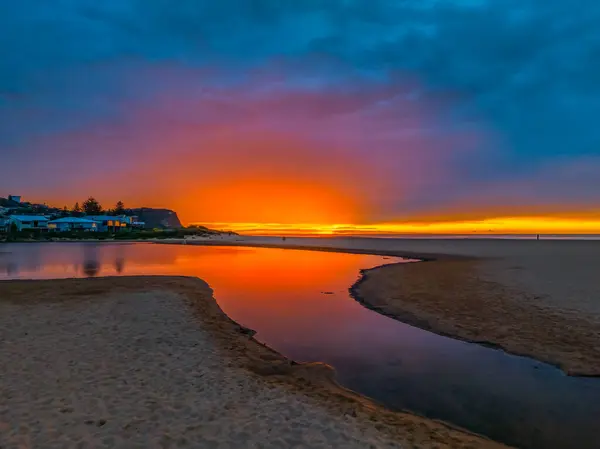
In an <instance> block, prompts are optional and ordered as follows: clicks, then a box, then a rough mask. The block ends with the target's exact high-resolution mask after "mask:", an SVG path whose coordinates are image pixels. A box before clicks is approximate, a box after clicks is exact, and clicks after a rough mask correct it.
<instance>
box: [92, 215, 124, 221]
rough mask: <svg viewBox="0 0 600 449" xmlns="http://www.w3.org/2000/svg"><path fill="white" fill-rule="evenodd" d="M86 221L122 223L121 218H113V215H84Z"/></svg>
mask: <svg viewBox="0 0 600 449" xmlns="http://www.w3.org/2000/svg"><path fill="white" fill-rule="evenodd" d="M85 218H87V219H88V220H94V221H108V220H112V221H115V220H118V221H123V218H122V217H115V216H114V215H86V217H85Z"/></svg>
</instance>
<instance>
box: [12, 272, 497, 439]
mask: <svg viewBox="0 0 600 449" xmlns="http://www.w3.org/2000/svg"><path fill="white" fill-rule="evenodd" d="M251 334H252V333H251V332H250V331H249V330H247V329H243V328H241V327H240V326H238V325H237V324H236V323H234V322H232V321H231V320H229V319H228V318H227V316H226V315H225V314H224V313H223V312H222V311H221V310H220V308H219V307H218V306H217V304H216V302H215V301H214V299H213V298H212V292H211V290H210V289H209V287H208V286H207V285H206V284H205V283H204V282H202V281H201V280H199V279H192V278H182V277H176V278H165V277H135V278H134V277H132V278H104V279H92V280H75V279H70V280H53V281H9V282H0V398H2V401H1V402H0V447H2V448H3V449H7V448H44V449H46V448H49V449H51V448H92V447H93V448H186V447H194V448H213V447H215V448H217V447H218V448H246V447H257V448H258V447H260V448H292V447H298V448H300V447H302V448H305V447H306V448H308V447H311V448H330V447H335V448H369V447H371V448H384V447H390V448H392V447H403V448H500V447H504V446H502V445H499V444H497V443H494V442H491V441H489V440H486V439H484V438H480V437H477V436H474V435H471V434H468V433H465V432H462V431H459V430H456V429H453V428H451V427H450V426H447V425H445V424H442V423H437V422H434V421H431V420H427V419H424V418H420V417H417V416H414V415H411V414H407V413H395V412H390V411H387V410H385V409H383V408H381V407H379V406H377V405H376V404H374V403H372V402H370V401H368V400H366V399H364V398H362V397H360V396H358V395H355V394H353V393H352V392H349V391H347V390H344V389H342V388H341V387H339V386H337V385H336V384H335V383H334V382H333V380H332V374H333V373H332V370H331V369H330V368H329V367H327V366H325V365H320V364H308V365H297V364H292V363H290V361H288V360H286V359H285V358H283V357H282V356H280V355H279V354H277V353H275V352H273V351H271V350H270V349H268V348H266V347H264V346H262V345H260V344H258V343H256V342H255V341H254V340H253V339H252V338H251Z"/></svg>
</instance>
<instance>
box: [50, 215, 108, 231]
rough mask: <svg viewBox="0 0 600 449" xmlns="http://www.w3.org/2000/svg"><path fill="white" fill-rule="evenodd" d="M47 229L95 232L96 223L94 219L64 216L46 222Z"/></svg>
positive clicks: (96, 228)
mask: <svg viewBox="0 0 600 449" xmlns="http://www.w3.org/2000/svg"><path fill="white" fill-rule="evenodd" d="M48 230H49V231H54V232H65V231H88V232H96V231H97V230H98V224H97V223H96V222H95V221H94V220H90V219H87V218H79V217H64V218H59V219H57V220H51V221H49V222H48Z"/></svg>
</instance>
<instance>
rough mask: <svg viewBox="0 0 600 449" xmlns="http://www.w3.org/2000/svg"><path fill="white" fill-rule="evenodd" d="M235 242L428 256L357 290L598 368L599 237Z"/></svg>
mask: <svg viewBox="0 0 600 449" xmlns="http://www.w3.org/2000/svg"><path fill="white" fill-rule="evenodd" d="M209 243H210V242H209ZM231 244H238V245H239V244H243V245H256V246H278V247H288V248H313V249H322V250H338V251H350V252H359V253H372V254H382V255H398V256H404V257H413V258H424V259H427V260H429V261H428V262H425V263H418V264H398V265H392V266H388V267H385V268H381V269H379V268H378V269H374V270H370V271H369V272H368V274H367V277H366V279H365V280H364V282H361V283H360V285H359V286H357V288H356V289H354V293H355V295H356V296H357V298H358V299H359V300H360V301H361V302H362V303H363V304H364V305H365V306H367V307H370V308H372V309H375V310H377V311H379V312H381V313H383V314H385V315H388V316H391V317H394V318H397V319H399V320H400V321H403V322H406V323H409V324H412V325H414V326H418V327H421V328H424V329H427V330H430V331H432V332H436V333H439V334H443V335H447V336H451V337H455V338H459V339H463V340H468V341H475V342H479V343H485V344H490V345H492V346H498V347H501V348H503V349H505V350H506V351H508V352H511V353H514V354H519V355H527V356H530V357H533V358H536V359H538V360H542V361H545V362H548V363H551V364H554V365H557V366H559V367H560V368H561V369H563V370H564V371H565V372H566V373H568V374H570V375H582V376H600V241H583V240H580V241H577V240H562V241H557V240H541V241H535V240H503V239H496V240H491V239H481V240H480V239H469V240H465V239H463V240H458V239H445V240H443V239H430V240H427V239H365V238H288V239H286V241H282V240H281V238H268V237H244V238H240V239H238V241H235V242H232V243H231Z"/></svg>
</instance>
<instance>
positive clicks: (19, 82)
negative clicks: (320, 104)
mask: <svg viewBox="0 0 600 449" xmlns="http://www.w3.org/2000/svg"><path fill="white" fill-rule="evenodd" d="M0 10H1V11H2V14H0V50H1V54H2V58H0V151H1V152H2V154H3V156H4V157H5V158H7V159H5V160H26V159H27V156H28V154H29V153H28V152H30V151H31V152H33V151H36V150H35V149H34V148H33V147H30V146H28V142H30V141H31V140H32V139H39V138H40V136H42V137H43V136H46V135H52V134H53V133H63V132H66V131H69V130H77V129H80V128H84V127H86V126H89V125H90V124H94V123H98V122H109V123H110V122H111V121H113V122H119V120H122V119H123V118H124V114H126V111H124V110H123V107H122V105H123V104H124V103H127V104H131V103H132V102H138V103H140V104H143V103H144V102H145V101H151V99H152V98H154V96H155V95H156V94H157V91H161V90H163V89H170V88H172V86H166V85H164V83H163V81H161V79H160V77H159V78H156V77H146V74H147V73H149V72H151V70H149V68H151V69H152V70H154V69H156V67H176V68H177V69H178V70H184V69H186V68H188V69H192V70H204V69H210V70H211V71H212V73H213V76H212V77H206V76H205V77H203V80H202V82H203V83H206V82H207V80H210V83H211V84H213V85H222V86H227V85H235V84H239V83H243V82H246V81H247V79H248V77H251V76H254V75H255V74H256V73H261V70H262V71H264V72H267V73H270V74H273V73H276V72H277V69H273V67H275V68H276V67H282V69H281V70H282V72H284V75H282V79H283V81H280V82H282V83H283V84H284V87H285V89H309V90H314V91H319V90H321V91H327V90H330V89H332V88H336V89H345V88H346V89H348V91H349V92H355V91H356V90H357V86H358V89H359V90H360V86H362V85H364V84H365V83H366V84H373V85H386V84H389V85H394V84H395V83H397V80H398V79H399V78H401V79H404V78H405V77H414V78H415V79H417V80H419V86H420V87H419V89H421V91H420V92H415V93H414V94H415V95H424V96H428V95H429V96H431V95H443V96H448V98H451V101H450V103H451V107H448V108H446V107H445V108H444V114H445V116H444V117H443V118H440V117H438V118H436V123H437V124H438V125H439V126H442V127H443V128H445V129H446V128H448V127H463V128H470V127H472V128H476V129H479V130H485V131H486V132H490V133H492V134H493V135H494V136H495V137H496V139H495V141H494V145H490V147H489V148H481V149H480V151H479V152H478V153H477V154H471V155H470V156H469V158H468V159H460V160H457V163H456V167H455V170H456V173H457V176H459V177H460V178H461V179H463V180H464V182H462V183H461V182H456V183H455V185H452V186H445V187H446V188H445V189H442V191H436V192H431V193H430V196H429V197H427V198H425V197H424V198H414V199H413V201H416V202H418V201H421V202H423V203H427V202H430V203H432V207H434V206H435V204H438V203H439V201H441V199H444V198H447V200H448V201H450V200H451V198H452V197H456V196H460V195H467V194H468V191H469V189H471V188H472V187H473V185H481V184H485V183H490V184H494V183H497V182H500V181H502V180H514V181H515V182H517V183H520V182H521V181H522V180H523V179H526V178H527V177H532V178H535V179H538V177H539V179H543V180H544V181H543V182H542V181H539V183H537V184H536V183H534V184H535V185H536V186H537V185H544V186H547V187H552V188H549V189H547V190H548V191H550V192H552V191H555V190H557V189H556V188H554V185H553V184H552V182H553V181H552V179H553V176H552V175H548V167H554V168H553V169H552V170H555V171H556V172H557V173H558V172H560V170H561V169H560V167H561V166H562V165H564V164H565V163H569V162H573V164H577V163H578V162H577V161H578V160H582V161H596V157H597V156H600V128H599V127H598V126H597V125H596V122H597V117H598V116H599V114H600V27H599V26H598V24H599V23H600V3H598V2H597V1H595V0H579V1H576V2H565V1H564V0H546V1H544V2H541V1H539V0H504V1H492V0H479V1H478V0H462V1H460V0H455V1H450V0H405V1H399V0H368V1H367V0H356V1H350V0H337V1H334V0H331V1H316V0H305V1H283V0H282V1H271V0H263V1H261V0H229V1H227V0H221V1H212V0H210V1H209V0H207V1H197V0H178V1H172V0H104V1H101V2H99V1H96V0H61V1H58V0H56V1H52V2H49V1H46V0H19V1H14V0H13V1H8V0H0ZM275 78H276V77H275ZM185 83H186V84H185V86H183V87H184V88H185V89H189V90H194V89H198V88H201V86H196V85H194V81H193V79H186V81H185ZM273 86H274V87H273V88H279V87H277V80H276V79H275V80H273ZM398 126H399V127H401V126H403V125H402V123H398ZM431 132H435V130H431ZM82 151H85V150H82ZM565 161H566V162H565ZM594 163H595V162H594ZM584 177H586V179H587V178H590V177H593V176H592V175H590V174H589V173H588V172H586V173H585V175H584ZM554 179H562V178H561V177H560V175H558V176H557V177H556V178H554ZM5 180H10V181H11V182H17V180H16V178H5ZM7 182H8V181H7ZM536 182H537V181H536ZM540 183H541V184H540ZM2 184H3V185H2V187H5V186H4V183H2ZM577 185H581V186H582V187H580V189H579V190H578V189H577V188H572V187H571V188H569V189H568V192H572V193H570V195H573V196H576V195H578V193H581V192H580V190H581V189H585V188H587V187H588V186H589V185H595V184H593V183H592V184H590V183H587V184H586V183H585V182H583V181H582V182H580V183H578V184H577ZM539 188H542V187H539ZM558 190H560V189H558ZM561 191H562V190H561ZM533 196H534V197H535V195H533ZM563 196H564V195H563ZM584 196H585V197H586V198H588V197H590V196H591V197H592V198H591V200H596V199H600V198H599V197H600V192H599V193H598V194H597V195H594V194H591V193H590V192H586V193H585V195H584ZM434 197H435V198H438V200H437V201H434V200H432V198H434Z"/></svg>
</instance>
